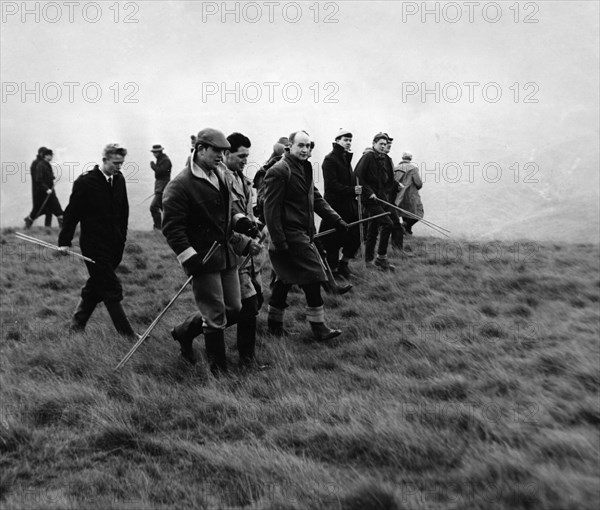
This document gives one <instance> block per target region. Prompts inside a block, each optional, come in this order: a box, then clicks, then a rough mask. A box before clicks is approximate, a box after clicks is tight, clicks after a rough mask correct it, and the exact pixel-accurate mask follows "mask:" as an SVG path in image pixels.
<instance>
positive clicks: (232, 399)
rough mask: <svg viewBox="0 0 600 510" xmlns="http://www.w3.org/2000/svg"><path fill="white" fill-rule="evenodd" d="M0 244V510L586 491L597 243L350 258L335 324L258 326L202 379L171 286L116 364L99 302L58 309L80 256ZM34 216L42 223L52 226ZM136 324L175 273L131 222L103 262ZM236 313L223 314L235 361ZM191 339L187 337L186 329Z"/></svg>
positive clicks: (536, 504)
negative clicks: (77, 313)
mask: <svg viewBox="0 0 600 510" xmlns="http://www.w3.org/2000/svg"><path fill="white" fill-rule="evenodd" d="M12 234H13V231H11V230H5V231H4V232H3V233H2V236H1V240H0V242H1V249H2V275H1V278H2V280H1V285H2V298H1V299H2V302H1V303H2V309H1V321H2V339H1V348H2V352H1V363H2V381H1V383H2V386H1V388H2V407H1V416H0V418H1V426H0V431H1V432H0V450H1V453H2V456H1V461H0V462H1V466H0V467H1V476H2V478H1V489H2V495H1V498H2V499H1V500H0V505H1V507H2V508H3V509H4V508H5V509H25V508H27V509H40V510H41V509H44V510H46V509H103V510H104V509H108V508H111V509H112V508H114V509H123V510H125V509H166V508H177V509H201V508H207V509H222V508H254V509H259V508H260V509H272V510H275V509H279V510H284V509H303V508H314V509H345V510H350V509H352V510H369V509H392V508H402V509H438V508H444V509H471V508H480V509H561V510H564V509H573V510H575V509H577V510H579V509H585V508H598V505H599V504H600V488H599V476H600V473H599V471H600V470H599V437H598V425H599V424H600V406H599V401H598V390H599V387H600V375H599V368H598V367H599V349H598V336H599V333H600V331H599V330H600V326H599V293H600V275H599V270H598V269H599V268H598V260H599V258H598V255H599V250H598V246H595V245H588V244H580V245H562V244H534V243H526V242H522V243H492V244H486V245H483V244H479V245H478V244H475V243H473V244H468V243H456V242H454V243H452V242H445V241H439V240H435V239H433V238H413V239H411V240H410V244H411V245H412V248H413V250H414V253H415V254H416V256H415V257H414V258H411V259H399V258H393V261H394V262H395V263H396V265H397V266H398V270H397V271H396V273H395V274H393V275H387V274H382V273H380V272H367V271H366V270H364V269H362V268H360V267H359V264H355V266H354V267H355V268H358V269H357V272H358V274H357V276H356V277H355V279H354V281H353V283H354V284H355V287H354V289H353V291H352V293H350V294H347V295H345V296H327V297H326V307H327V313H328V317H329V322H330V323H331V324H332V325H335V326H338V327H340V328H341V329H343V331H344V333H343V336H341V337H340V338H339V339H336V340H334V341H332V342H330V343H327V344H316V343H314V342H312V341H311V339H310V335H309V329H308V325H307V323H306V322H305V319H304V311H303V309H304V304H303V303H304V300H303V296H302V294H300V293H299V292H294V293H292V294H291V295H290V304H291V306H290V308H289V309H288V314H287V318H288V320H287V326H288V328H289V329H290V331H291V335H290V336H289V337H287V338H284V339H276V338H273V337H271V336H270V335H268V334H267V333H266V331H265V330H266V324H265V323H266V312H265V310H264V309H263V310H262V311H261V315H260V318H259V342H260V347H259V350H258V352H259V356H260V357H261V358H262V359H268V360H270V361H271V362H272V363H273V368H272V369H271V370H268V371H265V372H259V373H252V374H250V375H247V376H243V375H241V374H239V373H237V372H236V371H235V370H233V371H232V374H231V376H230V377H227V378H222V379H219V380H215V379H214V378H212V377H211V376H210V375H209V373H208V371H207V369H206V366H205V365H204V363H199V364H198V365H196V366H194V367H192V366H190V365H187V364H185V362H183V361H182V360H181V359H180V357H179V355H178V346H177V345H176V344H175V343H174V342H173V340H172V339H171V338H170V336H169V333H168V332H169V329H170V327H171V326H172V325H173V324H175V323H176V322H177V321H178V320H181V319H182V318H183V317H184V316H186V314H187V313H188V312H189V311H190V310H192V309H193V308H194V305H193V301H192V297H191V292H190V291H187V292H185V293H184V294H183V295H182V296H181V298H180V299H179V300H178V301H177V303H176V304H175V306H174V307H173V309H172V310H171V311H169V313H168V314H167V316H166V317H165V319H164V320H163V322H162V323H161V324H159V326H158V327H157V328H156V330H155V331H154V333H153V334H152V336H151V337H150V339H149V340H148V341H147V342H146V343H145V344H144V345H143V346H142V348H141V349H140V350H139V351H138V352H137V353H136V354H135V356H134V357H133V359H132V360H131V361H130V363H129V364H128V365H126V366H125V368H124V369H123V370H121V371H119V372H114V370H113V368H114V366H115V365H116V364H117V362H118V361H119V360H120V359H121V358H122V357H123V355H124V354H125V353H126V352H127V351H128V349H129V348H130V345H131V343H130V342H129V341H128V340H125V339H123V338H120V337H119V336H118V335H116V334H115V332H114V330H113V327H112V324H111V323H110V319H109V318H108V315H107V313H106V311H105V309H104V307H102V306H100V307H99V308H98V309H97V310H96V312H95V314H94V315H93V317H92V319H91V321H90V323H89V325H88V329H87V331H86V332H85V334H69V333H67V331H66V324H67V322H68V320H69V317H70V314H71V313H72V311H73V309H74V307H75V304H76V302H77V299H78V293H79V288H80V287H81V285H82V284H83V281H84V279H85V278H86V271H85V267H84V265H83V263H82V262H80V261H79V260H77V259H71V258H62V257H58V256H55V254H54V253H53V252H50V251H47V250H45V249H38V248H37V247H34V246H32V245H24V243H21V242H20V241H18V240H17V239H16V238H15V237H14V235H12ZM31 234H32V235H34V236H38V237H40V238H43V239H45V240H47V241H51V242H55V240H56V232H54V233H53V234H48V233H46V232H45V231H44V230H43V229H41V228H40V229H38V230H36V229H33V230H32V231H31ZM119 273H120V276H121V278H122V281H123V284H124V289H125V296H126V297H125V301H124V306H125V309H126V311H127V312H128V314H129V316H130V318H131V320H132V323H133V325H134V327H135V329H136V330H137V331H139V332H142V331H144V330H145V329H146V327H147V326H148V325H149V324H150V322H151V321H152V320H153V318H154V317H155V316H156V315H157V314H158V313H159V311H160V310H161V309H162V308H163V307H164V305H165V304H166V303H167V302H168V301H169V299H170V297H171V296H172V295H173V294H174V293H175V292H176V291H177V290H178V289H179V287H180V286H181V284H182V282H183V281H184V279H185V277H184V275H183V273H182V272H181V270H180V269H179V267H178V265H177V263H176V261H175V258H174V256H173V254H172V253H171V251H170V250H169V248H168V247H167V246H166V243H165V242H164V240H163V239H162V238H161V236H160V235H157V234H153V233H151V232H132V233H131V235H130V239H129V241H128V246H127V249H126V253H125V257H124V260H123V263H122V265H121V267H120V270H119ZM234 342H235V331H234V330H233V328H232V330H231V331H228V344H229V346H230V352H229V357H230V360H231V361H232V362H233V363H232V365H235V362H236V361H237V354H236V352H235V350H234ZM196 350H197V352H198V353H199V354H200V353H201V352H202V343H198V342H197V343H196Z"/></svg>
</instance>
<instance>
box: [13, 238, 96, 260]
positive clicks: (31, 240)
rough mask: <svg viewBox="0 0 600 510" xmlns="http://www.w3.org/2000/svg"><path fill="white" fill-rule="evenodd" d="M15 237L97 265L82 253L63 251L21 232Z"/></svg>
mask: <svg viewBox="0 0 600 510" xmlns="http://www.w3.org/2000/svg"><path fill="white" fill-rule="evenodd" d="M15 236H16V237H17V239H20V240H21V241H27V242H28V243H33V244H37V245H39V246H43V247H44V248H49V249H50V250H55V251H59V252H61V253H68V254H69V255H75V256H76V257H80V258H82V259H83V260H86V261H87V262H91V263H92V264H95V262H94V261H93V260H92V259H90V258H88V257H84V256H83V255H81V254H80V253H76V252H74V251H72V250H61V249H60V248H59V247H58V246H55V245H54V244H50V243H47V242H46V241H42V240H41V239H36V238H35V237H31V236H28V235H25V234H22V233H21V232H15Z"/></svg>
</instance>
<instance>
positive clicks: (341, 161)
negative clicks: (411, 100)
mask: <svg viewBox="0 0 600 510" xmlns="http://www.w3.org/2000/svg"><path fill="white" fill-rule="evenodd" d="M351 146H352V133H351V132H350V131H348V130H347V129H340V130H339V131H338V133H337V135H336V137H335V140H334V142H333V150H332V151H331V152H330V153H329V154H327V156H325V159H324V160H323V179H324V181H325V196H324V198H325V200H326V201H327V203H328V204H329V205H330V206H331V207H332V208H333V209H334V210H335V212H337V213H338V214H339V215H340V216H341V217H342V218H343V220H344V221H345V222H346V223H352V222H354V221H357V220H358V201H357V200H356V197H357V195H360V194H361V193H362V187H361V186H359V185H357V184H356V177H355V176H354V172H353V171H352V164H351V162H352V156H353V153H352V152H350V147H351ZM331 228H333V225H332V224H331V223H329V222H328V221H326V220H323V221H322V222H321V226H320V228H319V230H320V231H321V232H323V231H325V230H329V229H331ZM322 243H323V247H324V248H325V251H326V252H327V262H329V266H330V267H331V270H332V271H333V272H334V273H337V274H338V275H340V276H342V277H344V278H346V279H347V278H350V274H351V273H350V268H349V266H348V263H349V261H350V260H351V259H353V258H354V256H355V255H356V251H357V250H358V248H359V247H360V236H359V229H358V228H354V229H350V230H349V231H348V232H347V233H344V234H338V233H335V234H329V235H327V236H325V237H323V239H322ZM340 249H341V250H342V258H341V260H340Z"/></svg>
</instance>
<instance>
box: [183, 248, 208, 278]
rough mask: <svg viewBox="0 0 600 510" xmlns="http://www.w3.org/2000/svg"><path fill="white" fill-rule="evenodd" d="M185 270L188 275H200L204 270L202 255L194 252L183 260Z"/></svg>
mask: <svg viewBox="0 0 600 510" xmlns="http://www.w3.org/2000/svg"><path fill="white" fill-rule="evenodd" d="M182 265H183V270H184V271H185V274H187V275H188V276H192V275H194V276H195V275H198V274H200V271H201V270H202V267H203V264H202V259H201V258H200V255H198V254H197V253H194V254H193V255H192V256H191V257H190V258H189V259H187V260H186V261H185V262H183V264H182Z"/></svg>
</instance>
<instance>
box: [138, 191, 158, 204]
mask: <svg viewBox="0 0 600 510" xmlns="http://www.w3.org/2000/svg"><path fill="white" fill-rule="evenodd" d="M154 195H156V193H154V192H152V195H148V196H147V197H146V198H144V200H142V201H141V202H140V203H139V204H137V205H142V204H143V203H144V202H145V201H146V200H148V199H149V198H152V197H153V196H154ZM136 207H137V206H136Z"/></svg>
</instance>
